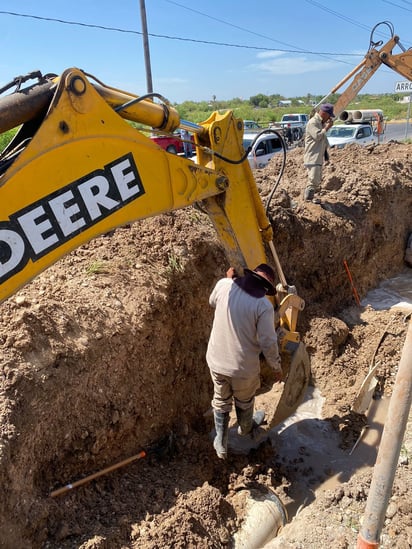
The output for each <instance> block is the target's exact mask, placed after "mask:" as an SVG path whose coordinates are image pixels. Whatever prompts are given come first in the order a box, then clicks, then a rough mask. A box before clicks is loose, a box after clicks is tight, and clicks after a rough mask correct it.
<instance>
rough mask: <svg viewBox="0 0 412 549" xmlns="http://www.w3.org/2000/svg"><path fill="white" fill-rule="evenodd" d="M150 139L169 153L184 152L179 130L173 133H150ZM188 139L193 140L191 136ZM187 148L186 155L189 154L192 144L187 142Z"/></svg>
mask: <svg viewBox="0 0 412 549" xmlns="http://www.w3.org/2000/svg"><path fill="white" fill-rule="evenodd" d="M150 139H152V141H154V142H155V143H156V144H157V145H159V146H160V147H162V149H165V151H167V152H169V153H172V154H185V147H184V143H183V141H182V137H181V134H180V132H175V133H174V134H173V135H152V136H150ZM190 139H191V141H193V136H190ZM188 149H189V150H188V156H191V154H192V152H193V146H190V144H189V147H188Z"/></svg>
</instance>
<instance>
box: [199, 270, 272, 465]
mask: <svg viewBox="0 0 412 549" xmlns="http://www.w3.org/2000/svg"><path fill="white" fill-rule="evenodd" d="M244 272H245V274H244V276H240V277H239V276H237V274H236V272H235V269H234V268H233V267H230V268H229V270H228V271H227V273H226V278H222V279H221V280H219V281H218V282H217V284H216V286H215V287H214V289H213V291H212V293H211V294H210V298H209V303H210V305H211V306H212V307H213V308H214V309H215V315H214V320H213V326H212V331H211V334H210V339H209V344H208V348H207V353H206V360H207V364H208V366H209V369H210V375H211V377H212V381H213V388H214V392H213V400H212V408H213V413H214V422H215V429H216V436H215V439H214V442H213V446H214V448H215V450H216V454H217V456H218V457H219V458H221V459H226V457H227V444H228V436H229V414H230V411H231V409H232V401H233V400H234V403H235V410H236V417H237V421H238V424H239V427H238V434H239V435H241V436H246V435H250V436H253V435H254V431H255V429H256V428H257V427H258V426H259V425H261V424H262V422H263V421H264V419H265V413H264V412H263V411H257V412H256V413H255V414H253V410H254V403H255V395H256V391H257V390H258V389H259V387H260V360H259V355H260V353H261V352H262V353H263V355H264V357H265V359H266V361H267V363H268V365H269V366H270V367H271V368H272V369H273V370H274V372H275V382H280V381H282V368H281V363H280V356H279V348H278V339H277V334H276V330H275V318H274V316H275V314H274V309H273V305H272V304H271V302H270V301H269V300H268V299H266V297H265V296H266V295H274V294H275V273H274V271H273V269H272V267H270V266H269V265H267V264H266V263H262V264H261V265H258V266H257V267H256V268H255V269H254V270H253V271H251V270H249V269H245V270H244Z"/></svg>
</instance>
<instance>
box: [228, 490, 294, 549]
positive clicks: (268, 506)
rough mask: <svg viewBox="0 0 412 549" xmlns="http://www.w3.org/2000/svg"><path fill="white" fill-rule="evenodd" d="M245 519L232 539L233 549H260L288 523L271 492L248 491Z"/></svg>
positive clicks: (283, 508)
mask: <svg viewBox="0 0 412 549" xmlns="http://www.w3.org/2000/svg"><path fill="white" fill-rule="evenodd" d="M246 495H247V499H246V517H245V520H244V522H243V524H242V527H241V529H240V530H239V531H237V532H236V534H235V535H234V537H233V547H234V549H261V547H263V546H264V545H265V544H266V543H268V542H269V541H271V540H272V539H273V538H275V537H276V536H277V534H278V532H279V530H280V529H281V528H282V527H283V526H285V524H286V523H287V522H288V515H287V512H286V509H285V507H284V506H283V504H282V502H281V501H280V499H279V498H278V497H277V496H276V494H275V493H274V492H272V490H268V489H265V490H264V491H262V490H256V489H251V490H248V491H247V493H246Z"/></svg>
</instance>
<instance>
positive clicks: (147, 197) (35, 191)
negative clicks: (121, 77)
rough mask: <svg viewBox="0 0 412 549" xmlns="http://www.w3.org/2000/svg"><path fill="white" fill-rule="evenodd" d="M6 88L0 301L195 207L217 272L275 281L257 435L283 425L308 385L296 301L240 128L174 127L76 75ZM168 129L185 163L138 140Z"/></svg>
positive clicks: (26, 79)
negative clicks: (101, 242) (265, 273)
mask: <svg viewBox="0 0 412 549" xmlns="http://www.w3.org/2000/svg"><path fill="white" fill-rule="evenodd" d="M32 81H34V82H32ZM24 86H25V87H24ZM12 88H14V89H13V90H12V92H11V93H9V94H7V95H5V96H2V97H0V132H5V131H7V130H10V129H12V128H17V127H18V128H19V129H18V130H17V133H16V134H15V136H14V138H13V139H12V141H11V142H10V143H9V144H8V145H7V146H6V148H5V149H4V150H3V151H2V152H1V154H0V301H2V300H4V299H6V298H7V297H9V296H11V295H12V294H13V293H14V292H15V291H17V290H18V289H19V288H20V287H22V286H23V285H24V284H26V283H27V282H29V281H30V280H31V279H33V278H34V277H35V276H36V275H37V274H39V273H40V272H42V271H43V270H45V269H46V268H47V267H49V266H50V265H52V264H53V263H55V262H56V261H58V260H59V258H61V257H62V256H64V255H66V254H68V253H69V252H70V251H72V250H74V249H75V248H77V247H79V246H81V245H82V244H84V243H86V242H88V241H89V240H91V239H93V238H94V237H96V236H98V235H101V234H104V233H107V232H108V231H110V230H112V229H114V228H116V227H119V226H122V225H125V224H128V223H131V222H133V221H136V220H140V219H144V218H147V217H150V216H154V215H158V214H161V213H164V212H170V211H173V210H176V209H179V208H185V207H188V206H191V205H200V207H201V209H202V210H203V211H204V212H206V213H207V214H208V216H209V217H210V219H211V221H212V223H213V225H214V227H215V229H216V231H217V234H218V237H219V239H220V241H221V243H222V245H223V247H224V249H225V252H226V256H227V261H228V264H229V265H231V266H233V267H235V268H236V269H237V270H238V272H242V269H244V268H245V267H248V268H250V269H253V268H254V267H255V266H256V265H258V264H260V263H271V264H272V265H274V266H275V269H276V270H277V273H278V278H279V283H278V287H277V295H276V296H275V297H274V298H273V300H272V303H273V305H274V306H275V307H276V309H277V315H276V318H278V321H277V326H276V327H277V331H278V334H279V341H280V348H281V349H280V350H281V356H282V367H283V368H284V377H285V384H284V389H283V392H282V395H281V397H280V400H279V403H278V406H277V409H276V411H275V413H274V415H273V417H272V418H271V419H270V418H268V420H269V421H268V423H269V424H270V425H274V424H276V423H279V422H281V421H283V420H284V419H285V418H286V417H288V416H289V415H290V414H291V413H293V412H294V411H295V409H296V407H297V406H298V405H299V404H300V402H301V401H302V400H303V397H304V394H305V391H306V388H307V385H308V382H309V377H310V364H309V358H308V355H307V352H306V349H305V346H304V345H303V343H302V342H301V341H300V335H299V333H298V331H297V321H298V315H299V312H300V311H301V310H302V309H303V308H304V301H303V299H301V298H300V297H299V296H298V295H297V292H296V289H295V287H294V286H289V285H288V284H287V282H286V279H285V276H284V274H283V271H282V268H281V265H280V262H279V258H278V256H277V253H276V250H275V246H274V243H273V229H272V226H271V223H270V221H269V219H268V217H267V214H266V211H265V208H264V205H263V203H262V201H261V199H260V196H259V192H258V189H257V186H256V183H255V180H254V177H253V173H252V170H251V168H250V166H249V163H248V161H247V151H245V150H244V148H243V144H242V138H243V121H242V120H240V119H236V118H235V117H234V115H233V113H232V112H230V111H229V112H227V113H225V114H224V115H221V114H219V113H217V112H215V113H213V114H212V115H211V116H210V117H209V118H208V120H206V121H205V122H203V123H201V124H194V123H191V122H188V121H184V120H181V119H180V118H179V115H178V113H177V111H176V110H175V109H174V108H172V107H171V106H170V104H169V102H168V101H167V100H166V99H165V98H163V97H162V96H159V95H158V94H150V95H146V96H136V95H133V94H130V93H128V92H125V91H122V90H118V89H115V88H112V87H110V86H107V85H105V84H103V83H102V82H101V81H99V80H98V79H97V78H95V77H94V76H92V75H90V74H86V73H85V72H84V71H81V70H79V69H77V68H69V69H67V70H65V71H64V72H63V73H62V74H61V75H60V76H57V75H53V74H49V75H42V74H41V73H40V72H33V73H31V74H28V75H25V76H20V77H18V78H15V79H14V80H13V81H12V82H10V83H9V84H8V85H7V86H5V87H4V88H3V89H1V90H0V94H1V95H3V94H4V93H5V92H6V91H8V90H11V89H12ZM137 127H139V128H140V129H137ZM142 127H143V128H145V127H147V128H148V129H149V131H148V132H145V131H144V130H142V129H141V128H142ZM178 128H181V129H186V130H188V131H190V132H191V133H192V134H193V135H194V142H195V146H196V150H197V155H196V156H197V160H196V162H194V161H193V160H191V159H187V158H185V157H180V156H178V155H173V154H170V153H168V152H166V151H165V150H164V149H163V148H161V147H160V146H159V145H157V144H156V143H154V142H153V140H151V139H150V138H149V137H148V136H147V135H146V133H150V131H151V130H153V129H155V130H157V131H160V132H165V133H172V132H174V131H175V130H176V129H178Z"/></svg>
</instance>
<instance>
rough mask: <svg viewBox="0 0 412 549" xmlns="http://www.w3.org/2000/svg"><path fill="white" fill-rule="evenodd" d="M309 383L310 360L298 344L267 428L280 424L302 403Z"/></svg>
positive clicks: (303, 346) (303, 347) (302, 345)
mask: <svg viewBox="0 0 412 549" xmlns="http://www.w3.org/2000/svg"><path fill="white" fill-rule="evenodd" d="M309 381H310V360H309V355H308V353H307V351H306V347H305V345H304V344H303V343H302V342H300V343H298V345H297V348H296V349H295V351H294V352H293V354H292V357H291V359H290V365H289V367H288V372H287V377H286V381H285V383H284V387H283V392H282V395H281V397H280V399H279V402H278V405H277V407H276V410H275V412H274V414H273V417H272V418H268V425H269V428H271V427H274V426H275V425H278V424H279V423H282V421H285V419H286V418H288V417H289V416H291V415H292V414H293V413H294V412H295V411H296V409H297V407H298V406H299V405H300V404H301V403H302V402H303V399H304V398H305V394H306V390H307V388H308V385H309Z"/></svg>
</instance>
